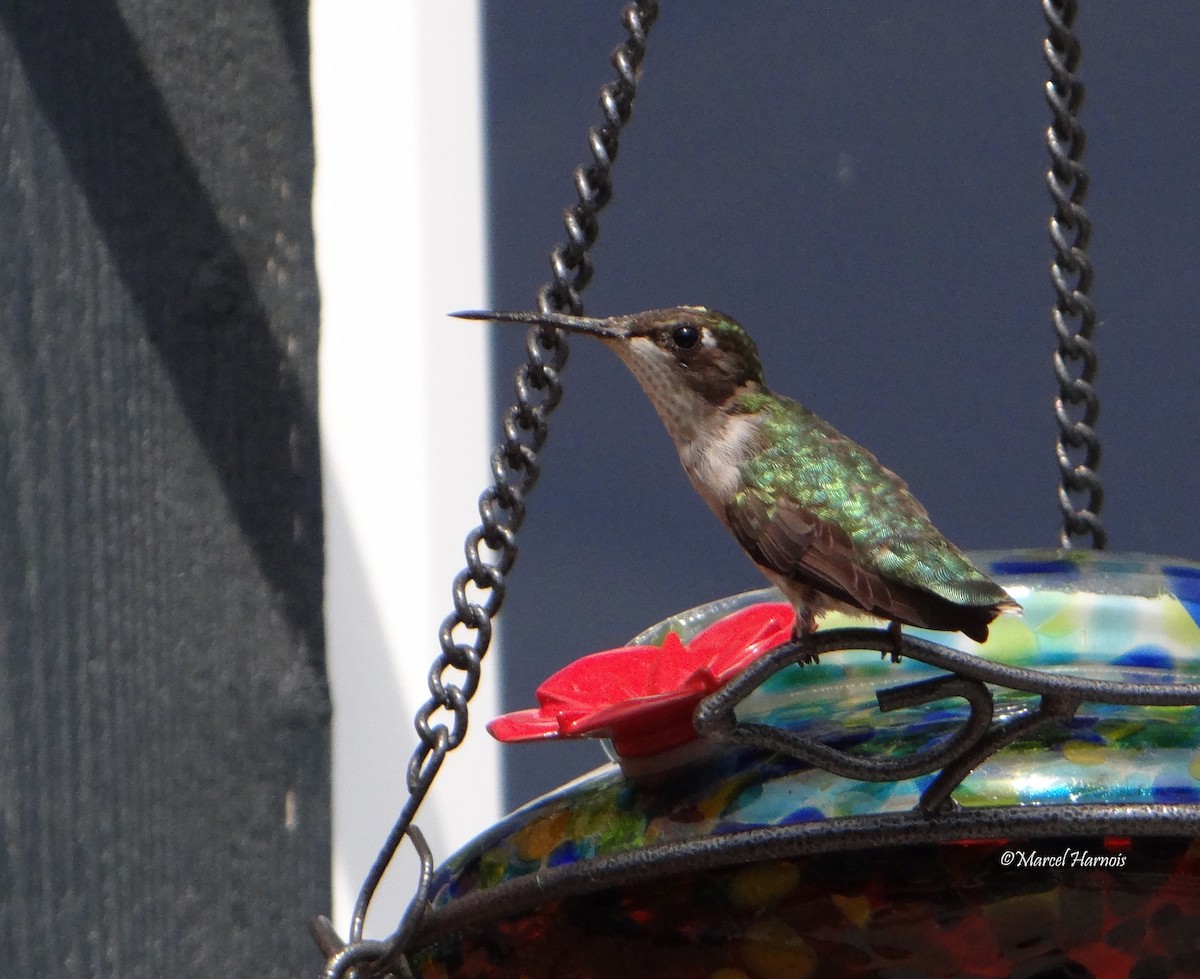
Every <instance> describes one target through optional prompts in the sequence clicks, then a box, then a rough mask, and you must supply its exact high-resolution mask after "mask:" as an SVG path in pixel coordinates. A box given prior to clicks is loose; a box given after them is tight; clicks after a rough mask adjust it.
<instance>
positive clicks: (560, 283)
mask: <svg viewBox="0 0 1200 979" xmlns="http://www.w3.org/2000/svg"><path fill="white" fill-rule="evenodd" d="M657 16H658V4H657V2H655V0H640V2H636V3H631V4H629V5H628V6H627V7H625V8H624V10H623V11H622V13H621V21H622V24H623V25H624V27H625V30H626V32H627V34H628V37H627V38H626V40H624V41H622V42H621V43H620V44H618V45H617V47H616V48H615V49H614V50H613V53H612V57H611V62H612V65H613V67H614V68H615V69H616V70H617V78H616V80H615V81H612V82H609V83H607V84H606V85H604V86H603V87H602V88H601V90H600V108H601V111H602V112H603V113H604V122H603V123H601V124H599V125H596V126H593V127H592V128H591V129H590V130H588V148H589V150H590V151H591V154H592V162H591V163H588V164H583V165H581V166H579V167H577V168H576V169H575V173H574V182H575V190H576V193H577V195H578V203H576V204H575V205H574V206H572V207H571V208H569V209H568V210H567V212H566V214H565V216H564V223H565V225H566V230H567V239H568V240H567V241H566V243H564V244H560V245H558V246H556V247H555V248H554V250H553V251H552V252H551V255H550V262H551V267H552V271H553V279H552V281H551V282H549V283H547V284H546V285H544V286H542V288H541V289H540V290H539V291H538V308H539V309H540V310H541V311H542V312H567V313H573V314H576V315H579V314H582V312H583V307H582V305H581V303H580V296H581V294H582V293H583V290H584V289H585V288H587V285H588V283H589V282H590V281H591V278H592V263H591V260H590V259H589V258H588V251H589V250H590V249H591V247H592V245H593V244H594V243H595V241H596V236H597V235H598V234H599V230H600V227H599V224H598V222H597V220H596V216H597V214H599V212H600V211H601V210H602V209H603V208H604V206H605V205H606V204H608V202H609V200H610V199H611V197H612V168H613V164H614V163H615V162H616V158H617V151H618V149H619V145H620V136H621V131H622V129H623V128H624V126H625V124H626V123H627V122H628V121H629V117H630V113H631V112H632V109H633V100H634V97H635V96H636V94H637V83H638V73H639V70H640V67H641V63H642V58H643V57H644V56H645V53H646V37H647V34H648V33H649V30H650V27H651V25H652V24H653V23H654V21H655V19H656V18H657ZM525 346H526V352H527V355H528V359H527V362H526V363H525V364H523V365H522V366H521V367H520V369H518V371H517V374H516V377H515V379H514V384H515V387H516V394H517V401H516V404H515V405H513V406H512V407H511V408H509V409H508V411H507V412H506V413H505V415H504V420H503V430H504V440H503V441H502V442H501V444H500V445H499V446H497V447H496V449H495V450H494V451H493V453H492V461H491V465H492V475H493V477H494V482H493V484H492V485H491V486H490V487H488V488H487V489H486V490H484V492H483V494H482V495H481V496H480V498H479V514H480V518H481V523H480V525H479V526H478V527H477V528H475V529H474V530H472V531H471V532H470V533H469V534H468V535H467V540H466V553H467V566H466V568H464V569H463V570H462V571H461V572H459V574H458V575H457V576H456V577H455V579H454V584H453V596H454V611H453V612H452V613H451V614H450V615H448V616H447V617H446V619H445V621H444V622H443V623H442V626H441V628H440V629H439V632H438V639H439V642H440V645H441V652H440V654H439V655H438V657H437V658H436V659H435V660H434V663H433V666H432V668H431V669H430V673H429V690H430V695H431V696H430V699H429V700H428V701H427V702H426V703H425V704H424V705H423V706H422V707H421V708H420V710H419V711H418V712H417V717H416V720H415V725H416V729H417V736H418V739H419V744H418V746H417V749H416V751H415V752H414V753H413V756H412V759H411V760H410V761H409V764H408V772H407V781H408V792H409V796H408V800H407V801H406V803H405V805H404V807H403V809H402V810H401V812H400V815H399V817H398V818H397V820H396V823H395V825H394V826H393V827H392V830H391V832H390V833H389V834H388V838H387V839H386V840H385V842H384V844H383V846H382V847H381V849H380V851H379V855H378V857H376V859H375V863H374V864H373V866H372V867H371V870H370V872H369V873H368V875H367V879H366V880H365V882H364V883H363V886H362V889H361V890H360V892H359V896H358V900H357V902H356V904H355V908H354V916H353V918H352V920H351V925H350V935H349V941H348V942H345V943H343V942H342V941H341V939H340V938H339V936H338V935H337V933H336V932H335V931H334V929H333V925H332V924H331V923H330V921H329V919H328V918H324V917H322V918H318V919H317V920H316V922H314V924H313V934H314V938H315V939H316V941H317V944H318V946H319V947H320V949H321V951H322V952H323V953H324V954H325V955H326V957H327V961H326V965H325V969H324V972H323V973H322V975H323V977H324V979H342V977H344V976H346V975H348V974H349V972H350V970H352V969H353V970H355V972H356V974H357V975H358V976H359V977H363V979H365V977H367V976H386V975H390V974H403V972H404V971H406V966H405V965H404V962H403V955H404V949H405V947H406V945H407V942H408V939H409V937H410V936H411V935H412V933H413V932H414V930H415V929H416V927H417V926H418V925H419V923H420V919H421V916H422V915H423V913H424V909H425V905H426V900H425V897H426V889H427V888H428V883H429V879H430V876H431V874H432V869H433V860H432V854H431V853H430V852H429V847H428V846H427V845H426V843H425V839H424V837H423V836H422V835H421V833H420V831H419V830H418V829H417V827H416V826H414V825H413V817H414V816H415V815H416V812H417V809H418V808H419V807H420V805H421V802H422V800H423V799H424V798H425V795H426V793H427V792H428V791H429V787H430V785H431V784H432V782H433V779H434V777H435V776H436V775H437V773H438V771H439V770H440V769H441V766H442V762H443V761H444V760H445V757H446V755H447V753H448V752H450V751H452V750H454V749H455V748H456V747H458V745H459V744H460V743H461V742H462V740H463V738H464V737H465V736H466V732H467V704H468V702H469V701H470V700H471V698H472V697H473V696H474V694H475V691H476V689H477V688H478V686H479V677H480V663H481V661H482V659H483V657H484V655H485V654H486V653H487V650H488V647H489V646H490V645H491V639H492V620H493V619H494V618H495V616H496V614H497V613H498V612H499V610H500V606H501V604H502V603H503V601H504V594H505V578H506V576H507V575H508V573H509V572H510V571H511V570H512V567H513V565H514V563H515V562H516V558H517V545H516V535H517V531H518V530H519V529H520V527H521V524H522V523H523V522H524V519H525V497H526V496H527V495H528V494H529V493H530V491H531V490H532V489H533V487H534V485H535V484H536V482H537V479H538V476H539V474H540V467H539V463H538V453H539V452H540V451H541V449H542V446H543V445H544V444H545V441H546V438H547V436H548V434H549V429H548V426H547V419H548V418H549V416H550V414H551V413H552V412H553V411H554V409H555V408H556V407H557V406H558V403H559V401H560V399H561V398H562V382H561V381H560V380H559V373H560V372H561V371H562V369H563V368H564V366H565V365H566V362H567V353H568V347H567V341H566V337H565V335H564V334H563V333H562V332H561V331H558V330H548V329H544V328H540V327H539V328H536V329H533V330H530V332H529V336H528V339H527V340H526V345H525ZM481 544H483V545H486V547H487V548H488V549H490V551H491V552H492V553H493V554H494V555H495V557H494V558H493V559H490V560H489V559H488V558H486V557H484V556H483V555H482V554H481V553H480V545H481ZM468 583H472V584H474V585H475V586H476V588H477V589H478V590H479V591H480V592H482V593H483V594H485V595H486V596H487V597H486V598H485V599H484V600H483V602H482V604H480V603H474V602H471V601H469V600H468V598H467V594H466V588H467V585H468ZM456 629H464V630H467V631H469V632H473V633H474V637H473V641H472V642H471V643H470V644H467V643H464V642H459V641H456V639H455V637H454V632H455V630H456ZM439 717H445V720H439V719H438V718H439ZM405 837H407V838H408V839H409V840H410V841H411V842H412V843H413V845H414V847H415V848H416V850H417V852H418V855H419V857H420V859H421V867H422V869H421V875H420V880H419V882H418V887H417V893H416V894H415V895H414V897H413V899H412V901H411V902H410V904H409V908H408V911H407V912H406V913H405V915H404V918H403V919H402V920H401V922H400V925H399V927H398V928H397V929H396V931H395V932H394V933H393V934H392V935H391V936H390V937H389V938H388V939H387V940H385V941H369V940H366V939H364V938H363V927H364V924H365V921H366V915H367V908H368V907H369V905H370V903H371V899H372V897H373V896H374V894H375V890H376V888H377V887H378V886H379V882H380V880H382V878H383V874H384V872H385V871H386V870H387V867H388V865H389V864H390V863H391V861H392V857H393V856H394V855H395V853H396V850H397V849H398V848H399V846H400V844H401V842H403V840H404V839H405Z"/></svg>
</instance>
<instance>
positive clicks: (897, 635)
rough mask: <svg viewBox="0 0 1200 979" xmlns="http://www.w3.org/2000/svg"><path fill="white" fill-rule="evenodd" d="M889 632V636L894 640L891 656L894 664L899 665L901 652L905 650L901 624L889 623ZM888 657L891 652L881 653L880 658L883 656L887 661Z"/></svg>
mask: <svg viewBox="0 0 1200 979" xmlns="http://www.w3.org/2000/svg"><path fill="white" fill-rule="evenodd" d="M887 631H888V635H889V636H890V637H891V639H892V648H891V652H890V655H891V657H892V662H893V663H899V662H900V651H901V650H902V649H903V648H904V636H903V634H902V633H901V631H900V623H899V622H889V623H888V628H887ZM888 655H889V652H888V650H886V649H885V650H884V651H883V652H882V653H880V656H882V657H883V658H884V659H886V658H887V657H888Z"/></svg>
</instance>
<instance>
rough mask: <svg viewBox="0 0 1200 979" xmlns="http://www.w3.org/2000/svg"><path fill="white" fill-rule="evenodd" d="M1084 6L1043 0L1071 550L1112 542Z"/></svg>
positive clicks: (1061, 440)
mask: <svg viewBox="0 0 1200 979" xmlns="http://www.w3.org/2000/svg"><path fill="white" fill-rule="evenodd" d="M1078 6H1079V5H1078V2H1077V0H1042V13H1043V14H1044V15H1045V18H1046V24H1047V25H1048V28H1049V29H1048V32H1047V36H1046V41H1045V43H1044V45H1043V51H1044V54H1045V57H1046V63H1047V64H1048V65H1049V66H1050V81H1049V82H1047V83H1046V100H1047V101H1048V102H1049V103H1050V109H1051V111H1052V112H1053V114H1054V119H1053V121H1052V122H1051V124H1050V127H1049V128H1048V129H1047V130H1046V146H1047V148H1048V149H1049V151H1050V169H1049V170H1048V171H1047V172H1046V184H1047V186H1048V187H1049V189H1050V196H1051V197H1052V198H1053V199H1054V215H1053V216H1052V217H1051V218H1050V240H1051V242H1052V243H1053V245H1054V262H1053V263H1052V265H1051V267H1050V280H1051V282H1052V283H1053V284H1054V291H1055V293H1056V294H1057V300H1056V302H1055V304H1054V308H1053V309H1052V311H1051V314H1050V316H1051V320H1052V321H1053V324H1054V332H1055V334H1056V335H1057V337H1058V346H1057V348H1056V349H1055V351H1054V374H1055V377H1056V378H1057V379H1058V396H1057V397H1056V398H1055V399H1054V417H1055V420H1056V421H1057V423H1058V431H1059V434H1058V440H1057V444H1056V447H1055V450H1056V451H1055V456H1056V458H1057V461H1058V468H1059V472H1060V473H1061V477H1062V480H1061V482H1060V484H1059V487H1058V506H1059V509H1060V510H1061V511H1062V515H1063V528H1062V530H1061V531H1060V533H1059V543H1060V544H1061V545H1062V546H1063V547H1065V548H1069V547H1071V546H1072V538H1076V537H1087V536H1090V537H1091V546H1092V547H1093V548H1095V549H1097V550H1103V549H1104V547H1105V545H1106V544H1107V535H1106V534H1105V531H1104V526H1103V524H1102V523H1101V522H1100V508H1101V506H1102V505H1103V503H1104V489H1103V487H1102V486H1101V483H1100V477H1099V476H1098V475H1097V474H1096V469H1097V467H1098V466H1099V463H1100V441H1099V439H1098V438H1097V437H1096V428H1095V426H1096V419H1097V418H1098V417H1099V414H1100V400H1099V398H1098V397H1097V395H1096V389H1095V387H1094V386H1093V381H1094V380H1095V377H1096V368H1097V361H1096V349H1095V347H1094V346H1093V345H1092V332H1093V330H1094V329H1095V327H1096V308H1095V306H1093V305H1092V301H1091V299H1090V298H1089V297H1088V293H1089V292H1090V290H1091V287H1092V263H1091V260H1090V259H1089V258H1088V254H1087V247H1088V243H1089V241H1090V239H1091V236H1092V222H1091V220H1090V219H1089V218H1088V215H1087V211H1085V210H1084V208H1083V202H1084V199H1085V198H1086V197H1087V191H1088V174H1087V171H1086V170H1084V168H1083V164H1082V163H1081V162H1080V161H1081V160H1082V159H1083V149H1084V143H1085V139H1084V132H1083V127H1082V126H1080V124H1079V119H1078V113H1079V108H1080V105H1081V104H1082V102H1083V83H1082V82H1081V81H1080V80H1079V77H1078V75H1077V72H1078V70H1079V62H1080V57H1081V48H1080V44H1079V39H1078V38H1077V37H1076V36H1075V34H1074V32H1073V31H1072V28H1073V26H1074V24H1075V17H1076V14H1077V13H1078ZM1072 321H1077V328H1073V327H1072Z"/></svg>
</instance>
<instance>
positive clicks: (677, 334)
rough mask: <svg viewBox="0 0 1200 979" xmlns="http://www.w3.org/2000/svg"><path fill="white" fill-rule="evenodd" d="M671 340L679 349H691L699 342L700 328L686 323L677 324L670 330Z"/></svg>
mask: <svg viewBox="0 0 1200 979" xmlns="http://www.w3.org/2000/svg"><path fill="white" fill-rule="evenodd" d="M671 340H672V341H673V342H674V343H675V346H677V347H678V348H679V349H680V350H691V349H692V347H694V346H695V345H696V344H697V343H699V342H700V330H699V329H698V328H697V327H694V326H689V325H686V324H685V325H683V326H677V327H675V329H673V330H672V331H671Z"/></svg>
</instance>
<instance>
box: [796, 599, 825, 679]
mask: <svg viewBox="0 0 1200 979" xmlns="http://www.w3.org/2000/svg"><path fill="white" fill-rule="evenodd" d="M816 631H817V617H816V616H815V615H813V613H812V612H809V611H808V610H804V611H801V610H800V609H797V610H796V624H795V625H793V626H792V642H800V641H802V640H804V639H807V638H808V637H809V636H811V635H812V634H813V633H814V632H816ZM820 661H821V660H820V657H819V656H818V655H817V654H816V653H805V654H804V655H803V656H802V657H800V659H798V660H796V662H797V663H798V664H799V665H800V666H807V665H808V664H810V663H819V662H820Z"/></svg>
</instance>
